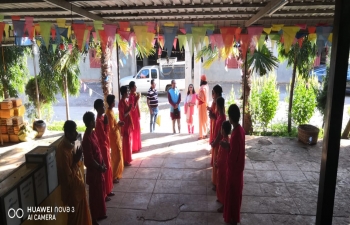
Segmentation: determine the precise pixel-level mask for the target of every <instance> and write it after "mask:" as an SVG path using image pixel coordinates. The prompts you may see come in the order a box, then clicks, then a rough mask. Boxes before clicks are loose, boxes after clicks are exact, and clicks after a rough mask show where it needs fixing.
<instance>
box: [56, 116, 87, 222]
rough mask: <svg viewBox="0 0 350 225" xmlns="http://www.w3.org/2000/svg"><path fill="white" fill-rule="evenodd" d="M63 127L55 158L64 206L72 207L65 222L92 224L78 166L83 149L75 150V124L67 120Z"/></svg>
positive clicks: (76, 133) (82, 178) (76, 134)
mask: <svg viewBox="0 0 350 225" xmlns="http://www.w3.org/2000/svg"><path fill="white" fill-rule="evenodd" d="M63 129H64V136H63V138H62V140H61V141H60V143H59V144H58V147H57V152H56V160H57V173H58V179H59V182H60V185H61V199H62V202H63V204H64V205H65V206H69V207H70V208H72V207H74V212H71V213H68V221H67V224H86V225H92V221H91V215H90V210H89V205H88V203H87V198H86V190H85V183H84V177H83V175H82V173H81V171H80V168H79V163H83V162H82V161H81V160H80V159H81V156H82V153H83V151H82V149H81V146H80V147H77V149H76V150H75V141H76V140H77V136H78V132H77V124H76V123H75V122H74V121H71V120H67V121H66V122H65V123H64V126H63Z"/></svg>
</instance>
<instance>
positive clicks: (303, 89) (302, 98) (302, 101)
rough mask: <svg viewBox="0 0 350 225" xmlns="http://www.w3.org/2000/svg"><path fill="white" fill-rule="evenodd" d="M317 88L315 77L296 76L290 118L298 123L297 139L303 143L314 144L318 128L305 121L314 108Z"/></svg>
mask: <svg viewBox="0 0 350 225" xmlns="http://www.w3.org/2000/svg"><path fill="white" fill-rule="evenodd" d="M317 90H318V82H317V78H315V77H310V78H309V79H307V80H305V79H303V78H302V77H298V78H297V82H296V87H295V90H294V96H293V108H292V119H293V122H294V123H295V124H297V125H298V139H299V141H301V142H303V143H305V144H311V145H312V144H316V143H317V139H318V133H319V129H318V128H317V127H315V126H313V125H311V124H307V122H308V121H309V120H310V119H311V117H312V115H313V114H314V112H315V108H316V104H317V101H316V96H317Z"/></svg>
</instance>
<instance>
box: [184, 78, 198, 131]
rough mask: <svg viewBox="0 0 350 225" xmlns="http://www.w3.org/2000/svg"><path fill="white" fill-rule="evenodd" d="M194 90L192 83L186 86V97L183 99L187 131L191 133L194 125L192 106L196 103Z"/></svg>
mask: <svg viewBox="0 0 350 225" xmlns="http://www.w3.org/2000/svg"><path fill="white" fill-rule="evenodd" d="M196 101H197V100H196V91H195V90H194V87H193V84H190V85H189V86H188V91H187V97H186V100H185V115H186V122H187V128H188V133H189V134H193V130H194V126H193V114H194V106H195V105H196Z"/></svg>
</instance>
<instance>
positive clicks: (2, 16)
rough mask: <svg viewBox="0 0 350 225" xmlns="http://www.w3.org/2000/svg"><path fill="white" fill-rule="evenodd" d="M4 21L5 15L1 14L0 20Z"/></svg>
mask: <svg viewBox="0 0 350 225" xmlns="http://www.w3.org/2000/svg"><path fill="white" fill-rule="evenodd" d="M2 21H4V15H2V14H0V22H2Z"/></svg>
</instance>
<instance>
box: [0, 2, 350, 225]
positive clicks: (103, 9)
mask: <svg viewBox="0 0 350 225" xmlns="http://www.w3.org/2000/svg"><path fill="white" fill-rule="evenodd" d="M30 2H31V3H28V2H27V1H20V0H11V1H6V0H1V1H0V8H1V9H0V10H1V11H0V13H1V14H4V15H5V18H4V19H5V22H6V20H9V19H10V16H13V15H15V16H23V17H24V16H33V17H34V22H36V21H48V20H56V19H57V18H66V19H79V20H85V21H91V20H101V21H103V22H104V23H107V24H108V23H113V22H114V21H123V20H127V21H130V22H131V24H132V23H135V24H137V23H142V22H140V21H145V22H146V21H157V22H158V23H167V22H172V23H175V24H178V26H179V27H180V28H182V27H183V25H184V24H185V23H195V24H197V25H198V26H200V25H202V24H204V23H207V22H210V23H212V24H215V27H216V28H220V27H222V26H235V27H241V28H247V27H249V26H252V25H254V26H256V25H260V26H264V27H266V26H268V27H271V26H272V24H282V23H283V24H284V25H295V24H299V23H307V25H308V26H314V25H319V24H320V23H321V24H325V23H328V24H332V23H333V24H334V25H333V41H332V54H331V69H330V70H331V72H330V81H329V82H330V83H329V89H328V91H329V94H328V101H327V104H328V109H327V114H326V115H327V116H326V122H325V137H324V140H323V142H322V144H320V143H319V144H318V145H317V146H316V147H313V148H314V150H315V151H314V152H315V153H313V154H318V155H317V156H315V155H311V156H312V158H313V159H314V160H315V161H309V162H314V163H315V164H313V163H306V162H304V163H303V161H300V160H302V159H306V158H307V155H303V153H302V151H303V150H301V149H304V150H305V148H301V147H300V146H299V147H298V146H296V145H298V144H296V143H295V144H293V145H292V146H293V147H292V148H290V149H289V148H288V149H287V150H285V152H283V154H282V157H281V158H283V156H285V155H288V154H292V152H294V151H297V150H298V149H299V150H301V151H300V152H298V153H300V155H301V156H304V158H294V159H293V160H295V161H299V162H295V161H294V163H295V164H294V165H291V166H290V167H288V166H287V167H288V168H289V169H288V170H285V171H297V172H282V171H283V170H282V169H281V168H285V167H284V166H283V165H287V163H286V164H282V165H280V167H279V166H278V165H276V162H278V161H274V160H272V158H265V160H263V161H273V163H272V164H271V163H269V162H263V163H262V164H261V165H260V164H259V162H253V163H251V165H252V168H253V170H254V169H255V168H257V170H259V169H258V168H260V170H261V171H264V169H263V168H269V169H268V170H269V171H270V170H271V171H275V172H272V173H267V172H259V173H258V175H260V176H257V174H256V172H255V176H256V178H257V181H258V183H259V179H262V180H260V181H261V182H262V181H265V182H266V181H267V180H271V179H272V180H274V181H275V182H274V183H278V182H276V179H277V180H279V181H280V182H282V183H286V181H287V180H288V179H289V180H293V179H294V181H295V180H298V179H299V178H303V176H301V174H303V175H304V176H305V178H306V180H304V181H307V182H306V185H305V186H303V185H299V183H302V182H298V181H297V182H295V183H297V184H296V185H295V186H296V188H298V187H299V188H301V187H306V186H307V188H306V189H307V190H308V191H309V192H308V191H306V192H308V193H309V194H310V193H312V190H309V189H308V188H309V187H310V186H313V185H315V186H316V187H315V188H316V189H317V187H318V189H317V190H318V194H317V193H316V195H315V194H310V199H314V200H316V199H317V201H316V205H317V207H316V205H314V207H311V206H307V207H306V209H311V208H314V209H315V208H317V211H316V212H315V213H316V218H315V216H312V215H311V214H313V213H310V212H308V213H309V214H308V213H307V212H306V215H308V216H306V217H307V218H306V217H305V216H304V215H305V214H304V213H301V212H300V210H299V213H300V214H298V213H297V211H294V210H293V207H290V208H287V210H286V211H285V212H286V213H285V215H290V214H292V215H293V214H294V215H300V216H296V218H294V219H288V216H287V217H285V218H282V219H280V220H278V219H276V220H275V221H277V222H275V221H274V220H273V219H272V224H285V223H287V224H288V223H290V224H309V223H310V224H314V223H315V221H316V224H332V219H333V212H334V213H336V212H337V211H336V210H332V209H333V208H334V207H333V206H334V205H335V206H337V201H335V204H334V199H335V198H334V197H335V196H336V195H335V194H336V191H335V190H336V185H337V184H338V186H337V191H339V190H340V189H341V188H340V187H341V185H340V184H342V183H343V184H345V185H344V186H345V187H344V189H343V190H341V191H340V194H345V193H347V194H348V193H349V192H348V191H349V190H346V188H347V187H346V184H349V183H350V181H349V176H348V173H349V169H348V168H346V165H349V158H348V157H346V155H347V156H349V155H348V154H347V153H346V152H347V151H346V148H344V150H345V151H344V153H343V152H342V151H340V130H341V122H342V112H343V105H344V104H343V103H344V96H345V91H344V90H345V81H346V71H347V67H348V56H349V44H350V39H349V37H350V34H349V33H350V22H349V20H348V15H349V13H350V5H349V4H348V2H347V1H346V0H336V1H325V0H323V1H317V0H311V1H306V0H304V1H297V0H294V1H281V0H278V1H260V0H259V1H253V0H250V1H247V0H241V1H215V0H214V1H205V0H202V1H185V0H183V1H181V0H180V1H176V2H175V1H174V2H170V1H155V0H154V1H130V2H129V1H118V2H117V1H98V2H93V1H63V0H45V1H40V0H39V1H34V0H32V1H30ZM333 18H334V19H333ZM335 74H336V75H335ZM197 76H199V74H198V75H197ZM195 80H196V73H195ZM256 139H258V138H252V140H249V137H247V157H248V159H247V166H249V154H250V153H249V152H250V151H251V150H249V141H253V140H256ZM144 140H145V141H147V138H145V139H144ZM281 140H282V141H284V142H283V143H281ZM288 141H289V140H288V139H276V140H275V139H274V140H269V143H268V142H266V140H264V141H263V142H262V143H263V144H262V145H261V143H259V141H257V142H258V143H256V145H257V146H259V145H261V146H262V147H261V146H260V147H256V149H260V150H261V149H267V147H263V146H265V145H267V146H273V145H276V143H280V146H275V148H276V149H274V150H275V151H278V150H279V149H278V148H279V147H280V148H281V149H286V148H285V146H286V144H285V142H288ZM345 142H346V141H345ZM200 144H201V143H198V142H194V145H200ZM203 144H204V143H203ZM342 144H343V142H342ZM252 146H253V144H252ZM150 148H152V146H150ZM309 148H311V147H308V149H309ZM317 148H318V150H316V149H317ZM320 148H322V152H321V149H320ZM152 149H153V148H152ZM186 149H187V147H186ZM144 151H146V150H144ZM150 151H152V150H150ZM264 151H265V150H264ZM264 151H259V152H258V153H256V154H255V156H257V155H259V154H261V153H262V152H264ZM266 151H267V152H266V154H267V155H269V154H268V152H269V151H268V150H266ZM310 152H311V151H308V153H310ZM340 152H341V155H340V156H339V153H340ZM177 153H178V152H176V153H175V154H174V155H177ZM141 154H142V153H141ZM266 154H262V156H266ZM304 154H305V153H304ZM185 155H186V154H185ZM252 155H253V156H251V157H254V151H253V154H252ZM295 155H299V154H295ZM199 156H200V157H205V154H203V155H199ZM192 157H194V158H195V157H197V156H195V155H194V156H191V158H192ZM305 157H306V158H305ZM154 158H155V159H153V160H154V161H158V160H157V158H156V157H154ZM174 158H176V157H174ZM178 158H181V154H180V156H179V157H178ZM184 158H186V157H184ZM281 158H278V159H277V160H279V161H281V162H283V161H284V160H283V159H281ZM266 159H268V160H266ZM339 159H341V161H339ZM344 159H345V161H343V160H344ZM250 160H254V161H261V159H260V160H259V157H258V158H255V159H254V158H251V159H250ZM160 161H161V160H160ZM169 161H172V160H169ZM174 161H175V162H174V163H173V164H175V165H181V166H180V169H181V170H183V171H184V170H186V169H188V168H187V167H185V166H186V160H182V162H181V160H177V159H175V160H174ZM197 161H198V160H197ZM163 162H164V163H165V162H166V160H165V159H164V160H163ZM298 163H300V164H298ZM151 164H152V163H151ZM308 164H310V165H311V168H312V167H313V168H314V170H315V168H318V169H317V171H320V172H319V174H320V175H319V179H316V180H314V181H313V183H312V182H311V181H310V180H308V178H307V176H306V174H305V173H306V172H314V174H313V175H315V176H314V178H317V175H318V173H317V172H316V171H307V170H311V169H310V168H308V169H306V168H303V165H308ZM342 164H344V165H345V168H346V169H345V170H343V169H344V168H343V167H342V166H341V165H342ZM140 165H142V163H141V162H140ZM162 165H163V164H162ZM164 165H166V164H164ZM254 165H256V166H254ZM338 165H339V167H338ZM135 166H137V164H135ZM206 166H208V163H206ZM295 166H297V167H295ZM140 168H141V167H140ZM170 168H171V167H170ZM206 168H207V167H206ZM291 168H294V170H293V169H291ZM320 168H321V169H320ZM131 169H132V168H130V169H129V170H130V173H133V171H132V170H131ZM138 170H139V168H138V169H137V171H138ZM299 170H300V171H301V172H300V171H299ZM137 171H136V170H134V172H135V174H134V175H130V176H132V178H135V176H136V173H137ZM198 171H203V170H198ZM204 171H207V170H204ZM246 171H249V169H248V168H246ZM276 171H278V172H276ZM341 171H342V172H341ZM145 173H148V172H145ZM198 173H200V172H198ZM315 173H316V174H315ZM337 173H338V180H337ZM339 173H344V176H345V178H344V177H343V178H342V177H340V176H339ZM150 174H152V173H150ZM159 174H160V173H158V174H157V176H156V179H157V178H158V175H159ZM195 174H196V173H195ZM205 174H207V172H205ZM269 174H270V175H269ZM283 174H284V175H283ZM288 174H289V175H288ZM141 176H142V175H141ZM151 176H153V175H151ZM205 176H207V175H205ZM252 176H253V177H254V173H253V175H252ZM245 177H246V178H248V177H249V175H248V174H247V172H246V176H245ZM276 177H279V178H276ZM182 178H183V176H181V180H183V179H182ZM280 178H282V179H280ZM309 178H310V177H309ZM153 179H154V178H153ZM205 179H207V180H208V178H207V177H206V178H205ZM147 180H148V179H147ZM185 180H186V179H185ZM246 180H247V179H246ZM125 181H126V183H127V180H126V179H125ZM131 182H132V181H131V180H130V183H131ZM135 182H136V181H135ZM182 182H183V181H181V182H180V183H181V185H182ZM157 183H158V181H157ZM164 183H166V182H164ZM176 183H179V182H176ZM184 183H185V184H184V185H185V186H186V187H191V186H196V187H198V189H201V188H200V187H202V185H194V184H195V183H196V182H195V181H194V182H187V183H186V182H184ZM267 183H269V182H267ZM121 184H122V183H121ZM131 184H132V183H131ZM191 184H192V185H191ZM125 185H127V184H125ZM146 186H147V185H145V186H144V187H142V186H141V187H142V189H147V187H146ZM170 186H172V187H173V185H170ZM204 186H205V187H206V185H204ZM258 186H259V187H260V191H261V192H262V190H263V189H262V185H260V183H259V184H258ZM282 186H283V185H282ZM285 186H286V187H287V190H288V191H289V194H290V195H292V199H293V195H294V196H297V194H300V193H303V192H302V191H295V192H294V193H293V192H292V193H291V190H292V189H289V188H288V185H287V184H285ZM120 187H122V185H120ZM130 187H131V186H130ZM154 187H156V186H154ZM246 187H249V185H246ZM127 188H128V187H125V189H127ZM273 188H276V187H272V190H273ZM161 189H162V188H161ZM189 189H190V188H189ZM206 189H208V188H206ZM253 189H255V188H253ZM267 189H268V190H271V189H270V188H269V187H268V188H267ZM155 190H156V188H154V189H152V193H153V192H154V191H155ZM255 190H259V189H258V188H256V189H255ZM280 190H281V189H280ZM247 191H248V189H247V188H246V189H245V192H246V193H247ZM135 192H137V191H135ZM194 192H195V193H200V192H199V191H194ZM275 192H276V191H275ZM206 193H207V192H206ZM272 194H274V193H271V195H272ZM129 196H130V197H125V196H124V197H123V199H124V198H125V199H126V200H125V203H126V204H121V205H124V206H125V205H127V204H128V203H129V202H130V201H132V199H133V196H135V195H129ZM141 196H142V197H144V196H146V195H144V194H141ZM252 196H254V197H251V200H252V202H254V201H255V205H257V206H261V205H264V204H263V203H264V202H267V203H266V204H267V211H261V212H260V214H262V216H258V217H259V218H260V221H261V218H262V219H263V220H264V219H265V218H266V216H265V215H266V213H269V210H271V213H272V214H274V215H272V216H269V218H271V217H272V218H274V217H275V214H278V212H276V211H278V210H280V209H282V208H283V207H277V206H278V204H281V205H284V206H286V205H295V204H297V203H296V202H297V201H296V200H294V199H293V201H290V200H288V197H286V196H287V194H286V196H284V197H282V199H281V200H278V201H276V200H275V201H272V203H268V202H269V201H270V200H269V199H273V198H272V196H270V197H267V198H266V201H264V200H263V199H261V201H260V200H259V201H256V200H257V199H259V198H258V197H256V196H259V195H256V193H254V194H253V195H252ZM260 197H262V198H264V197H263V196H260ZM155 198H156V197H155ZM170 198H171V197H170ZM175 198H176V199H178V198H177V197H175ZM191 198H192V197H191ZM199 198H200V197H199ZM160 199H164V198H163V197H160ZM180 199H181V198H180ZM245 199H249V198H245ZM302 199H304V200H306V199H307V198H304V197H303V196H302ZM339 199H342V200H344V199H349V196H347V197H346V196H342V197H339ZM336 200H337V199H336ZM123 201H124V200H123ZM155 201H156V200H155ZM199 201H200V200H199ZM141 202H142V200H140V202H139V203H141ZM247 202H248V201H247V200H246V201H244V203H243V206H242V212H243V213H244V212H246V213H249V214H247V215H249V216H246V218H247V220H248V219H252V218H255V217H254V216H252V215H254V214H259V213H257V212H249V211H245V205H244V204H247ZM139 203H137V205H138V204H139ZM208 204H209V203H208ZM151 205H152V204H151V203H149V204H147V206H151ZM155 205H161V203H159V204H158V202H156V203H155ZM269 205H270V208H269V207H268V206H269ZM347 206H348V204H347V203H346V202H343V203H341V205H340V208H342V209H344V211H342V212H343V213H342V218H340V219H339V218H335V219H334V220H333V224H348V223H349V219H348V217H349V212H347V210H348V207H347ZM246 207H247V206H246ZM273 207H275V209H276V211H275V210H273ZM169 208H170V207H169ZM194 208H197V207H194ZM247 208H248V209H247V210H251V209H254V206H248V207H247ZM256 208H257V209H256V210H261V209H262V208H264V207H262V206H261V207H256ZM265 208H266V207H265ZM271 208H272V209H271ZM335 209H336V208H335ZM188 211H190V210H188ZM194 211H196V209H194ZM199 211H200V210H199ZM254 211H255V210H254ZM287 211H288V212H287ZM146 212H147V211H146ZM157 212H159V210H155V211H153V212H152V211H151V213H150V214H149V215H148V214H147V215H143V216H142V217H143V218H145V217H148V216H149V217H155V216H157ZM109 213H111V214H113V216H111V218H115V219H114V220H112V221H113V223H117V222H118V221H120V218H119V217H125V219H126V220H128V219H130V220H132V219H134V218H135V217H136V216H137V214H136V212H131V213H123V211H121V213H113V210H109ZM182 215H183V216H182V219H181V217H179V218H176V224H181V223H182V224H189V223H188V222H189V221H193V223H198V224H206V223H208V222H203V223H202V222H201V220H200V219H202V218H207V219H208V218H209V217H208V216H207V214H206V215H205V216H203V215H200V214H198V213H196V214H190V213H188V214H187V215H186V213H183V214H182ZM338 215H339V214H338ZM243 216H244V215H243ZM277 217H278V216H277ZM346 217H347V218H346ZM191 218H192V219H191ZM196 218H198V220H197V219H196ZM289 218H290V217H289ZM303 218H306V219H305V220H304V219H303ZM309 219H310V221H311V222H309V223H308V222H306V221H308V220H309ZM178 221H179V222H178ZM196 221H198V222H196ZM248 221H249V220H248ZM257 221H259V220H257ZM267 221H268V219H267ZM107 222H108V221H107ZM145 223H147V222H145ZM151 223H152V222H151ZM169 223H171V222H169ZM242 223H243V222H242ZM259 223H262V222H246V224H259ZM123 224H124V223H123ZM130 224H135V223H133V222H131V221H130ZM213 224H218V223H217V222H214V223H213ZM266 224H271V223H269V221H268V222H267V223H266Z"/></svg>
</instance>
